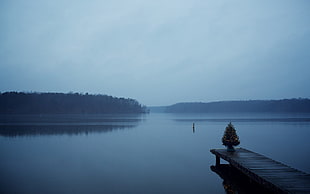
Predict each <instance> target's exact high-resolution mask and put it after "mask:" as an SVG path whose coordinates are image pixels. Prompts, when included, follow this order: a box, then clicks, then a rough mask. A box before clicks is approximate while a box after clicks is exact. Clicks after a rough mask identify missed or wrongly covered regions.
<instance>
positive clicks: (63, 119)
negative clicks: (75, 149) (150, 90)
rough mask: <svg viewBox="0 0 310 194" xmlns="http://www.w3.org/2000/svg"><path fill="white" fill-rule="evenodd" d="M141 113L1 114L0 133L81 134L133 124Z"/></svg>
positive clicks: (5, 134)
mask: <svg viewBox="0 0 310 194" xmlns="http://www.w3.org/2000/svg"><path fill="white" fill-rule="evenodd" d="M141 120H143V118H142V116H141V115H1V116H0V136H6V137H16V136H35V135H81V134H86V135H87V134H88V133H94V132H96V133H103V132H111V131H113V130H120V129H129V128H134V127H136V126H137V125H138V124H139V123H140V121H141Z"/></svg>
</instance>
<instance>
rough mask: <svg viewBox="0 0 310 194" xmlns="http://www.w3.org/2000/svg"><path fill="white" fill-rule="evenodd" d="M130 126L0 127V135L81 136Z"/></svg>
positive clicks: (132, 126)
mask: <svg viewBox="0 0 310 194" xmlns="http://www.w3.org/2000/svg"><path fill="white" fill-rule="evenodd" d="M136 126H137V123H135V124H131V125H129V124H128V125H2V126H0V135H1V136H6V137H16V136H35V135H82V134H86V135H87V134H88V133H94V132H95V133H104V132H111V131H113V130H122V129H129V128H134V127H136Z"/></svg>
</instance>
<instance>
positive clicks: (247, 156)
mask: <svg viewBox="0 0 310 194" xmlns="http://www.w3.org/2000/svg"><path fill="white" fill-rule="evenodd" d="M210 152H211V153H213V154H214V155H216V156H217V157H219V158H222V159H224V160H226V161H227V162H229V163H230V164H231V165H232V166H234V167H235V168H237V169H238V170H240V171H241V172H243V173H244V174H245V175H247V176H248V177H250V178H251V179H252V180H254V181H256V182H257V183H259V184H261V185H263V186H264V187H266V188H268V189H270V190H272V191H274V192H276V193H310V175H309V174H307V173H305V172H302V171H299V170H297V169H294V168H291V167H289V166H287V165H285V164H282V163H281V162H278V161H275V160H273V159H270V158H268V157H265V156H263V155H261V154H258V153H255V152H252V151H250V150H247V149H244V148H236V151H235V152H227V151H226V149H211V150H210Z"/></svg>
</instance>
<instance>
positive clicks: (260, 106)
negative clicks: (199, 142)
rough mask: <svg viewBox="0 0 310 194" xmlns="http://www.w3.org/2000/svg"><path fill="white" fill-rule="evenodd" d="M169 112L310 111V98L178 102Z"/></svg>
mask: <svg viewBox="0 0 310 194" xmlns="http://www.w3.org/2000/svg"><path fill="white" fill-rule="evenodd" d="M164 111H165V112H169V113H233V112H236V113H238V112H248V113H250V112H274V113H285V112H289V113H309V112H310V99H302V98H301V99H283V100H249V101H220V102H210V103H200V102H197V103H178V104H175V105H172V106H168V107H166V108H165V110H164Z"/></svg>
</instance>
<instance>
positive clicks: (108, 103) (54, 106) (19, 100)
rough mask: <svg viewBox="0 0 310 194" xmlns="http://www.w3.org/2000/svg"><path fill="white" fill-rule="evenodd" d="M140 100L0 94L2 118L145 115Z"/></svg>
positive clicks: (62, 95) (69, 94) (86, 95)
mask: <svg viewBox="0 0 310 194" xmlns="http://www.w3.org/2000/svg"><path fill="white" fill-rule="evenodd" d="M146 111H147V110H146V107H145V106H142V105H141V104H140V103H139V102H138V101H137V100H134V99H130V98H117V97H113V96H108V95H89V94H88V93H86V94H81V93H66V94H65V93H24V92H5V93H0V114H110V113H145V112H146Z"/></svg>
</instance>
